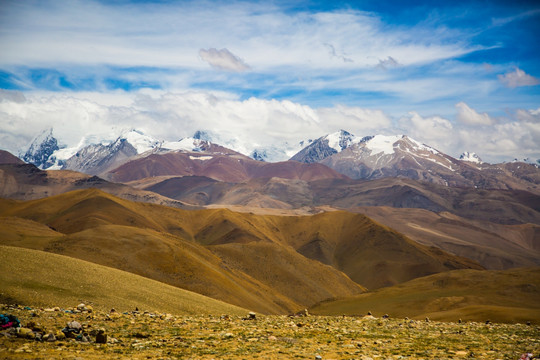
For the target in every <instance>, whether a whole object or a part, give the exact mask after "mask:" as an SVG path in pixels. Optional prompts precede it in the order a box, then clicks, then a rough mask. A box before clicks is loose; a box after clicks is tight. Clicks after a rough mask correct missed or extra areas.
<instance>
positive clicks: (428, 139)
mask: <svg viewBox="0 0 540 360" xmlns="http://www.w3.org/2000/svg"><path fill="white" fill-rule="evenodd" d="M399 126H400V128H401V129H402V132H404V133H405V134H407V135H409V136H411V137H412V138H414V139H416V140H420V141H422V142H424V143H425V144H428V145H431V146H433V147H435V148H437V149H438V150H441V151H445V152H448V153H451V152H452V150H453V149H452V145H453V139H452V135H453V132H454V128H453V126H452V123H451V122H450V121H449V120H447V119H444V118H442V117H440V116H429V117H423V116H421V115H420V114H418V113H417V112H415V111H411V112H409V114H408V116H404V117H402V118H401V119H400V120H399Z"/></svg>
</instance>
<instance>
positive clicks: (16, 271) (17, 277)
mask: <svg viewBox="0 0 540 360" xmlns="http://www.w3.org/2000/svg"><path fill="white" fill-rule="evenodd" d="M0 279H1V284H2V289H1V295H0V302H4V303H20V304H27V305H31V306H36V307H53V306H59V307H66V308H67V307H73V306H76V305H77V304H79V303H81V302H83V303H85V304H91V305H92V306H93V307H94V308H95V309H100V310H102V311H106V310H107V311H108V310H110V309H111V308H115V309H117V310H119V311H132V310H134V309H135V308H136V307H138V308H139V309H141V310H148V311H155V312H160V313H164V312H165V313H172V314H181V315H190V314H197V315H202V314H213V315H219V314H237V315H241V314H246V312H247V310H245V309H242V308H240V307H237V306H233V305H230V304H227V303H224V302H221V301H218V300H214V299H211V298H208V297H205V296H202V295H200V294H197V293H194V292H191V291H187V290H183V289H179V288H177V287H174V286H170V285H166V284H163V283H160V282H158V281H155V280H151V279H148V278H145V277H142V276H138V275H135V274H131V273H128V272H125V271H121V270H117V269H113V268H109V267H105V266H101V265H97V264H93V263H90V262H87V261H83V260H79V259H74V258H70V257H67V256H62V255H57V254H51V253H47V252H43V251H38V250H31V249H23V248H17V247H10V246H0Z"/></svg>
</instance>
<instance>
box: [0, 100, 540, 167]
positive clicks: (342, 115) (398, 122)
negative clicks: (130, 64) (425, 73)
mask: <svg viewBox="0 0 540 360" xmlns="http://www.w3.org/2000/svg"><path fill="white" fill-rule="evenodd" d="M0 98H1V99H2V101H0V119H1V121H0V148H2V149H5V150H9V151H11V152H13V153H17V152H18V151H19V150H21V148H23V147H24V146H26V145H27V144H28V142H30V141H31V140H32V138H33V137H34V136H36V135H37V134H38V133H40V132H41V131H42V130H44V129H46V128H50V127H52V128H53V129H54V134H55V136H57V137H58V139H59V140H60V142H61V143H62V144H64V145H66V146H68V147H73V146H77V145H78V144H79V142H80V141H81V139H82V144H88V143H91V142H95V141H98V140H114V138H115V137H116V136H118V135H119V134H120V133H121V132H122V131H125V130H128V129H131V128H137V129H141V130H142V131H144V132H146V133H147V134H149V135H151V136H153V137H155V138H157V139H160V140H166V141H175V140H178V139H180V138H182V137H186V136H192V135H193V133H194V132H195V131H197V130H211V131H212V132H213V133H214V135H215V138H216V139H218V140H219V141H221V142H222V143H224V142H225V141H226V142H227V145H229V144H232V145H234V148H235V149H236V150H238V151H240V152H242V153H244V154H250V153H251V151H253V150H254V149H256V148H259V149H261V148H275V147H278V148H282V147H284V148H285V149H289V150H290V149H292V148H294V147H295V145H296V144H298V143H299V142H300V141H301V140H306V139H314V138H318V137H320V136H323V135H325V134H328V133H331V132H335V131H338V130H339V129H345V130H348V131H350V132H352V133H353V134H355V135H357V136H365V135H374V134H381V133H382V134H388V135H390V134H407V135H409V136H411V137H412V138H414V139H417V140H419V141H422V142H424V143H426V144H428V145H431V146H433V147H435V148H437V149H439V150H440V151H443V152H446V153H447V154H449V155H452V156H458V155H459V154H460V153H461V152H463V151H464V150H468V151H474V152H476V153H477V154H479V155H480V157H481V158H482V159H484V160H486V161H490V162H496V161H504V160H512V159H513V158H514V157H518V158H525V157H531V158H534V159H537V158H540V149H539V148H538V144H539V143H540V109H532V110H525V109H520V110H517V111H516V112H515V113H514V114H513V115H512V118H509V119H505V120H504V121H503V119H498V122H497V123H493V124H491V125H489V126H481V127H479V126H477V124H475V123H465V122H461V121H460V122H457V123H454V124H453V123H452V122H451V121H449V120H447V119H445V118H444V117H441V116H424V115H421V114H420V113H419V112H416V111H412V112H410V113H408V114H407V115H406V116H403V117H401V118H399V119H394V118H392V117H391V116H389V115H387V114H386V113H385V112H383V111H382V110H380V109H368V108H362V107H356V106H344V105H335V106H331V107H320V108H314V107H311V106H308V105H305V104H301V103H298V102H292V101H288V100H265V99H260V98H254V97H252V98H248V99H239V98H238V97H237V96H236V95H234V94H231V93H223V92H208V91H187V92H165V91H161V90H141V91H137V92H115V93H109V94H103V93H76V92H71V93H59V92H48V93H36V92H26V93H25V94H24V97H21V96H18V94H17V93H16V92H10V91H3V92H1V93H0ZM288 155H292V154H291V153H289V154H288ZM282 160H285V158H283V159H282Z"/></svg>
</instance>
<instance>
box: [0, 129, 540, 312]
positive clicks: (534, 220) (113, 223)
mask: <svg viewBox="0 0 540 360" xmlns="http://www.w3.org/2000/svg"><path fill="white" fill-rule="evenodd" d="M53 134H54V130H52V129H49V130H47V131H46V132H44V133H43V134H41V135H40V136H38V137H37V138H36V139H35V141H34V142H33V143H32V144H31V145H30V146H29V147H28V148H27V151H24V152H21V154H20V156H19V157H16V156H13V155H12V154H10V153H7V152H5V151H0V197H1V199H0V234H1V236H0V239H1V240H2V242H1V243H0V245H7V246H17V247H23V248H29V249H36V250H41V251H46V252H52V253H57V254H61V255H67V256H69V257H72V258H77V259H80V260H86V261H90V262H93V263H96V264H100V265H105V266H109V267H114V268H117V269H119V270H123V271H127V272H130V273H133V274H136V275H142V276H145V277H147V278H151V279H154V280H157V281H160V282H162V283H166V284H169V285H173V286H176V287H180V288H182V289H187V290H190V291H194V292H196V293H199V294H203V295H206V296H209V297H212V298H214V299H218V300H221V301H225V302H227V303H230V304H234V305H237V306H241V307H243V308H249V309H253V310H256V311H260V312H263V313H287V312H291V311H297V310H298V309H300V308H304V307H310V306H316V304H319V303H321V304H323V303H324V304H330V302H328V303H327V301H330V299H333V298H341V299H351V302H347V301H345V302H346V303H347V304H353V305H347V307H348V309H349V308H350V307H351V306H352V307H355V306H356V307H358V306H360V305H358V304H359V302H357V300H356V299H364V298H366V299H368V298H369V299H372V298H377V296H376V295H373V297H370V296H371V295H370V296H366V297H362V295H360V294H362V293H365V292H366V291H368V294H371V293H372V291H373V290H375V289H379V288H389V289H394V288H395V287H396V286H398V285H399V284H406V283H407V284H408V282H409V281H414V279H424V278H426V276H430V275H433V274H446V273H447V272H449V271H468V270H467V269H474V270H477V271H479V273H474V274H475V275H474V276H475V277H477V276H479V277H482V276H484V275H478V274H483V273H484V272H485V271H486V270H485V269H490V270H508V269H513V268H516V267H539V266H540V260H539V259H540V187H539V186H540V170H539V168H538V166H537V165H535V164H529V163H525V162H512V163H503V164H488V163H485V162H482V160H481V159H480V158H479V157H478V156H477V155H476V154H473V153H464V154H463V155H462V156H461V157H460V159H456V158H453V157H451V156H449V155H447V154H444V153H442V152H440V151H438V150H436V149H434V148H433V147H430V146H428V145H426V144H422V143H420V142H418V141H416V140H414V139H412V138H410V137H408V136H406V135H394V136H385V135H373V136H365V137H361V138H360V137H356V136H354V135H353V134H351V133H349V132H347V131H344V130H342V131H339V132H337V133H333V134H328V135H325V136H322V137H320V138H318V139H315V140H309V141H305V142H303V143H302V144H301V145H300V144H298V146H297V148H298V149H297V150H298V151H296V153H295V154H291V156H292V157H291V158H290V160H287V161H275V162H268V161H262V160H268V159H269V158H274V159H275V158H278V157H279V156H277V155H275V154H277V153H279V154H284V153H288V152H290V151H291V148H293V147H291V146H289V147H288V148H287V149H285V148H282V149H278V148H277V147H276V148H273V149H266V150H265V149H257V151H253V152H251V153H250V154H249V155H251V156H248V155H246V154H243V153H241V152H239V151H237V150H238V149H237V150H235V149H231V148H229V147H226V146H222V145H218V144H216V143H214V142H213V141H212V139H213V137H212V136H213V135H212V134H211V133H205V132H201V131H199V132H196V133H195V134H194V135H193V137H189V138H184V139H180V140H178V141H175V142H166V141H158V140H156V139H154V138H153V137H151V136H148V135H146V134H144V133H143V132H141V131H138V130H132V131H128V132H125V133H123V134H121V135H120V136H118V137H116V138H115V139H113V140H110V141H105V140H103V139H101V140H99V138H98V137H95V136H91V135H89V136H87V137H86V138H85V139H82V140H81V141H80V144H79V145H78V146H77V147H74V148H66V147H62V145H61V144H62V141H60V140H59V139H56V138H55V137H54V135H53ZM89 139H94V140H92V141H90V140H89ZM96 139H97V140H96ZM269 154H270V155H269ZM272 154H274V155H272ZM100 271H101V270H100ZM463 274H467V273H465V272H463ZM529 274H530V273H527V276H530V275H529ZM464 276H465V275H464ZM467 276H468V275H467ZM497 276H498V275H497ZM501 276H502V275H501ZM524 276H525V275H524ZM426 279H427V278H426ZM418 281H422V280H418ZM463 286H469V285H463ZM388 291H389V293H392V291H393V290H388ZM406 291H409V290H406ZM410 291H411V293H412V292H414V291H416V290H414V289H413V288H411V290H410ZM452 291H454V290H452ZM383 294H384V292H383ZM400 296H401V295H400ZM415 296H416V295H415ZM501 299H502V298H501ZM362 301H363V300H362ZM370 301H371V300H370ZM434 301H436V300H434ZM500 301H503V300H500ZM504 301H506V300H504ZM473 303H474V301H473V300H471V299H469V300H468V302H467V304H468V305H471V304H473ZM336 304H337V305H335V306H337V308H341V306H342V305H339V304H341V303H336ZM355 304H356V305H355ZM325 306H327V305H325ZM332 306H334V305H332ZM316 308H317V307H316ZM332 311H333V310H332ZM419 311H423V312H426V311H427V310H426V309H422V310H419ZM330 312H331V311H330Z"/></svg>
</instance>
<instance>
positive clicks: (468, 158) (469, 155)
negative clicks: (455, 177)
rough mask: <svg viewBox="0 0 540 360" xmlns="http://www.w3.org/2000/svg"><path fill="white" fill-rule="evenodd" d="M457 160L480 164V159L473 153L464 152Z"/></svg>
mask: <svg viewBox="0 0 540 360" xmlns="http://www.w3.org/2000/svg"><path fill="white" fill-rule="evenodd" d="M459 160H462V161H469V162H473V163H477V164H481V163H482V159H480V157H479V156H478V155H476V154H475V153H473V152H468V151H465V152H464V153H463V154H461V155H460V156H459Z"/></svg>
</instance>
